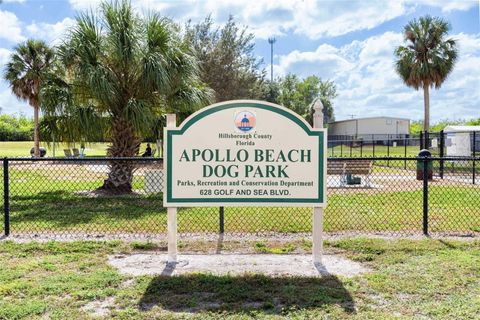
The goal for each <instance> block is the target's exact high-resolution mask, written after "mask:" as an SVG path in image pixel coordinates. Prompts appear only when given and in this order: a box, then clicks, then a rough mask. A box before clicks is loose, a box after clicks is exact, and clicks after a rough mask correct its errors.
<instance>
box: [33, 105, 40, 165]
mask: <svg viewBox="0 0 480 320" xmlns="http://www.w3.org/2000/svg"><path fill="white" fill-rule="evenodd" d="M33 155H34V156H35V157H40V137H39V134H38V103H37V102H35V103H34V106H33Z"/></svg>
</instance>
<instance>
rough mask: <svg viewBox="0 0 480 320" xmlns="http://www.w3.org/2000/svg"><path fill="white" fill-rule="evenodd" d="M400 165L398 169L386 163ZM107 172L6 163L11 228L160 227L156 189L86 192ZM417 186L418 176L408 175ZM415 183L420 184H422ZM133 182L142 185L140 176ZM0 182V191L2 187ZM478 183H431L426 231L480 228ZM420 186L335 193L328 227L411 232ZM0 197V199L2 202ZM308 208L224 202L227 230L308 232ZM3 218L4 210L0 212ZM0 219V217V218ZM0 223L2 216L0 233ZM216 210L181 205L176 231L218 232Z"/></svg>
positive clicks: (109, 230) (416, 225) (94, 230)
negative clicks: (133, 192)
mask: <svg viewBox="0 0 480 320" xmlns="http://www.w3.org/2000/svg"><path fill="white" fill-rule="evenodd" d="M389 170H398V169H389ZM104 178H105V174H104V173H101V172H94V171H93V172H92V171H89V170H88V169H87V168H86V167H78V166H75V167H72V166H65V167H64V168H63V167H60V168H59V167H56V168H55V169H54V170H53V169H49V168H48V167H45V168H44V169H38V168H36V167H35V166H34V165H33V166H32V167H25V166H24V167H12V168H11V169H10V215H11V233H12V234H13V235H15V234H19V233H30V234H35V233H51V232H54V233H56V234H63V233H66V234H68V233H89V234H118V233H120V234H123V233H127V234H128V233H131V234H135V233H165V232H166V227H167V223H166V220H167V217H166V209H165V208H164V207H163V200H162V195H161V194H151V195H141V194H140V195H137V196H115V197H89V196H88V195H85V193H84V192H85V191H89V190H94V189H96V188H98V187H100V186H101V185H102V182H103V179H104ZM405 183H406V185H408V184H411V183H413V184H415V183H416V181H412V182H410V181H407V182H405ZM420 184H421V183H420V182H419V186H420ZM133 187H134V189H136V190H143V189H144V178H143V176H142V175H138V176H135V178H134V183H133ZM2 188H3V185H0V194H1V193H2V192H3V190H2ZM479 191H480V189H479V188H478V186H454V185H448V186H440V185H439V186H436V185H432V186H431V187H430V202H429V203H430V210H429V221H430V231H432V232H437V231H438V232H450V231H453V232H462V233H470V232H473V231H476V232H479V231H480V202H479ZM422 199H423V198H422V190H421V188H420V187H418V188H416V189H411V190H401V189H395V188H393V189H392V188H389V189H386V190H385V192H378V191H377V192H373V193H372V192H371V191H370V190H368V189H367V190H364V191H363V192H357V193H336V194H332V195H330V196H329V198H328V207H327V209H326V210H325V214H324V216H325V220H324V228H325V230H326V231H327V232H338V231H355V232H376V231H388V232H402V231H409V232H417V233H420V232H421V230H422ZM0 201H1V200H0ZM311 214H312V209H311V208H295V207H291V208H288V207H282V208H276V207H273V208H272V207H263V208H262V207H244V208H241V207H226V208H225V230H226V232H248V233H254V232H288V233H298V232H310V231H311ZM2 216H3V215H2ZM0 219H1V218H0ZM2 227H3V223H1V221H0V231H1V230H2V229H1V228H2ZM218 228H219V209H218V208H182V209H180V210H179V214H178V230H179V232H182V233H197V232H212V233H213V232H217V231H218Z"/></svg>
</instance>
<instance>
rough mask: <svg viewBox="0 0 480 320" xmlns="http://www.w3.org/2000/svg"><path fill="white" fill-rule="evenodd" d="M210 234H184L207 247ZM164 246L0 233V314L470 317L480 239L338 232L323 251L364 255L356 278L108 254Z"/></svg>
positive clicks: (228, 247)
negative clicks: (129, 267)
mask: <svg viewBox="0 0 480 320" xmlns="http://www.w3.org/2000/svg"><path fill="white" fill-rule="evenodd" d="M216 246H217V243H216V241H212V242H199V241H197V242H188V241H185V242H183V243H182V249H181V252H183V253H187V252H197V253H199V252H208V251H209V250H211V249H212V248H215V247H216ZM285 248H288V250H287V251H295V252H309V251H310V248H311V243H310V242H309V241H307V240H296V241H290V242H282V243H278V242H262V243H259V242H251V241H245V242H225V243H224V245H223V252H227V251H231V252H245V251H246V252H252V251H253V252H255V251H256V252H259V253H260V252H265V251H268V252H285V250H284V249H285ZM151 250H154V251H159V250H160V251H162V250H165V244H163V243H159V244H155V243H130V244H129V243H123V242H68V243H61V242H48V243H34V242H32V243H23V244H18V243H13V242H9V241H2V242H0V262H1V264H2V267H1V268H0V319H91V318H93V317H94V316H93V315H92V314H91V313H90V312H91V311H88V310H89V308H86V306H89V305H90V306H91V305H95V304H97V305H100V304H102V303H103V304H104V306H105V308H104V312H105V313H104V314H103V315H102V316H98V317H96V318H97V319H110V318H116V319H186V318H188V319H475V318H477V317H478V315H479V314H480V298H479V297H480V274H479V271H478V266H479V265H480V242H479V241H467V242H456V241H447V240H428V239H426V240H421V241H414V240H396V241H393V240H391V241H387V240H379V239H345V240H340V241H334V242H327V243H325V250H326V252H327V253H334V254H338V255H342V256H344V257H347V258H350V259H352V260H355V261H358V262H361V263H362V264H364V265H365V266H367V267H368V268H370V269H371V272H369V273H366V274H363V275H359V276H355V277H353V278H345V277H336V276H327V277H322V278H308V277H306V278H300V277H276V278H275V277H268V276H262V275H254V274H246V275H238V276H235V275H229V276H215V275H212V274H204V273H199V274H191V275H183V276H175V277H168V276H161V275H158V276H140V277H133V276H129V275H122V274H120V273H119V272H118V271H117V270H116V269H114V268H113V267H111V266H110V265H109V264H108V263H107V260H108V257H109V256H110V255H118V254H122V255H123V254H128V253H130V252H132V251H135V252H139V251H140V252H141V251H147V252H151Z"/></svg>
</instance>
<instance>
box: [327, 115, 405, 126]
mask: <svg viewBox="0 0 480 320" xmlns="http://www.w3.org/2000/svg"><path fill="white" fill-rule="evenodd" d="M371 119H393V120H405V121H410V119H407V118H398V117H385V116H380V117H366V118H353V119H345V120H339V121H332V122H329V124H332V123H339V122H348V121H357V120H371Z"/></svg>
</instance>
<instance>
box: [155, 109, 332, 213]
mask: <svg viewBox="0 0 480 320" xmlns="http://www.w3.org/2000/svg"><path fill="white" fill-rule="evenodd" d="M164 137H165V141H164V143H165V147H164V150H165V157H164V168H165V169H166V184H165V187H166V190H165V191H164V206H165V207H188V206H190V207H192V206H195V207H197V206H233V205H234V206H285V205H288V206H311V207H323V206H324V205H325V203H326V197H325V194H326V193H325V188H326V185H325V179H326V177H325V175H326V152H325V146H326V133H325V130H324V129H317V128H312V127H311V126H310V125H309V124H308V123H307V122H306V121H305V120H304V119H303V118H301V117H300V116H299V115H297V114H296V113H294V112H292V111H291V110H289V109H287V108H284V107H281V106H279V105H275V104H272V103H268V102H263V101H254V100H234V101H227V102H222V103H218V104H214V105H211V106H209V107H206V108H203V109H201V110H199V111H197V112H196V113H194V114H193V115H191V116H190V117H188V118H187V119H186V120H185V121H184V122H183V123H182V124H181V125H180V127H168V126H167V128H165V132H164Z"/></svg>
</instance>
